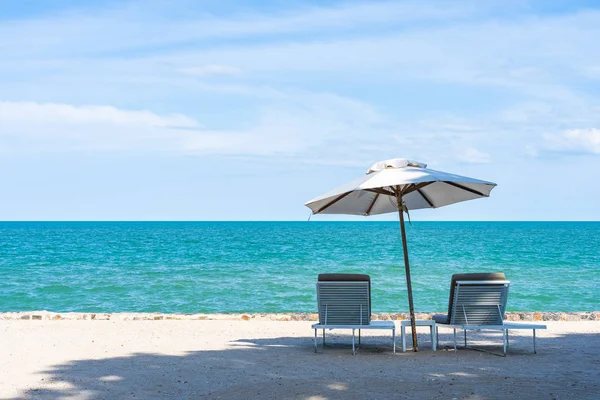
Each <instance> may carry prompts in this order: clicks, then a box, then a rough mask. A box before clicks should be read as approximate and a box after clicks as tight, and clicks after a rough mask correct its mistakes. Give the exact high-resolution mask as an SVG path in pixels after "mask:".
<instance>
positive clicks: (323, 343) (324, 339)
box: [323, 328, 325, 347]
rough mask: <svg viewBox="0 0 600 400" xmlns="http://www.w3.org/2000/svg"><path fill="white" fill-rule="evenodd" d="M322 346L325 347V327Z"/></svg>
mask: <svg viewBox="0 0 600 400" xmlns="http://www.w3.org/2000/svg"><path fill="white" fill-rule="evenodd" d="M323 347H325V328H323Z"/></svg>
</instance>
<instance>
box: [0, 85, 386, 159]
mask: <svg viewBox="0 0 600 400" xmlns="http://www.w3.org/2000/svg"><path fill="white" fill-rule="evenodd" d="M287 96H288V102H287V104H286V105H285V106H278V107H277V106H272V107H265V108H263V109H262V110H261V111H260V112H259V113H258V115H257V118H256V119H255V120H252V121H249V122H246V123H245V125H247V126H246V127H240V128H238V129H222V128H220V127H219V126H218V125H217V126H215V127H208V128H204V127H203V126H201V124H200V123H199V122H198V121H196V120H195V119H193V118H190V117H188V116H185V115H181V114H172V115H159V114H156V113H152V112H149V111H136V110H122V109H118V108H115V107H112V106H75V105H69V104H54V103H33V102H6V101H4V102H0V147H1V148H4V149H9V150H12V151H13V152H17V153H18V152H28V151H35V152H55V151H61V152H64V151H74V150H85V151H122V150H130V151H170V152H183V153H192V154H221V155H224V154H240V155H244V154H245V155H278V154H279V155H282V154H287V155H305V154H308V152H309V151H310V149H311V148H318V147H319V146H323V145H325V144H326V143H328V142H331V141H336V142H337V145H338V146H339V147H341V148H344V147H345V146H356V147H360V142H365V143H368V142H369V141H370V139H369V137H368V136H366V135H365V134H364V132H368V131H375V130H377V129H378V128H377V124H378V123H379V122H380V119H379V116H378V114H377V113H376V112H375V111H374V110H373V109H371V108H370V107H369V106H368V105H366V104H363V103H360V102H357V101H353V100H351V99H346V98H343V97H340V96H336V95H330V94H319V95H315V94H310V93H294V94H288V95H287Z"/></svg>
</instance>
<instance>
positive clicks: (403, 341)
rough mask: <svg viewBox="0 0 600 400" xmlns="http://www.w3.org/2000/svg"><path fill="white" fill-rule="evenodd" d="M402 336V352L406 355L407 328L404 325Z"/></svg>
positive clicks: (401, 329) (401, 328) (401, 331)
mask: <svg viewBox="0 0 600 400" xmlns="http://www.w3.org/2000/svg"><path fill="white" fill-rule="evenodd" d="M400 335H401V336H402V352H403V353H406V327H405V326H404V325H402V326H401V327H400Z"/></svg>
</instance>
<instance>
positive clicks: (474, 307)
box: [448, 280, 510, 325]
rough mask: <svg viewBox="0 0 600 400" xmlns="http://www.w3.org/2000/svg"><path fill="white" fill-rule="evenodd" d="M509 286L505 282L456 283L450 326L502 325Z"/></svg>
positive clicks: (466, 281) (471, 281) (470, 281)
mask: <svg viewBox="0 0 600 400" xmlns="http://www.w3.org/2000/svg"><path fill="white" fill-rule="evenodd" d="M509 286H510V282H509V281H507V280H489V281H473V280H461V281H456V285H455V289H454V298H453V300H452V308H451V312H452V313H451V315H450V316H449V318H448V319H449V321H450V324H452V325H502V324H503V323H504V313H505V311H506V301H507V300H508V288H509Z"/></svg>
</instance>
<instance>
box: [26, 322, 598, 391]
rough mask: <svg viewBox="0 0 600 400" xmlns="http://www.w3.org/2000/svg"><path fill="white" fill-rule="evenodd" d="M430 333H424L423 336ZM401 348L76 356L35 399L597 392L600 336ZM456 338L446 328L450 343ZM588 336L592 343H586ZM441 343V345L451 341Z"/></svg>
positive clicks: (341, 340)
mask: <svg viewBox="0 0 600 400" xmlns="http://www.w3.org/2000/svg"><path fill="white" fill-rule="evenodd" d="M419 336H421V335H419ZM427 336H428V335H423V339H422V343H423V346H422V350H421V351H419V352H418V353H414V352H412V351H409V352H406V353H402V352H401V351H400V349H398V353H396V354H393V353H392V351H391V344H390V343H389V341H387V340H385V338H379V337H368V338H364V339H363V343H362V347H361V349H360V350H359V351H358V353H357V355H356V356H352V354H351V345H350V342H349V338H348V336H344V335H330V336H329V337H328V339H329V343H330V344H329V345H327V346H326V347H324V348H323V347H319V351H318V353H317V354H315V353H314V347H313V339H312V338H311V337H309V336H307V337H302V338H298V337H278V338H264V339H252V340H250V339H248V340H237V341H232V342H230V343H229V345H228V348H227V349H224V350H193V351H188V352H186V353H184V354H179V355H167V354H155V353H134V354H131V355H128V356H124V357H107V358H103V359H83V360H73V361H70V362H68V363H64V364H60V365H55V366H53V367H52V368H51V369H49V370H47V371H42V372H41V373H43V374H45V375H46V376H47V377H48V378H46V379H45V381H44V382H43V383H42V384H41V385H39V386H38V387H34V388H33V389H31V390H28V391H27V392H25V393H23V395H22V397H19V398H25V399H30V398H31V399H51V400H54V399H56V400H58V399H65V398H85V399H92V400H96V399H162V398H176V399H196V398H202V399H217V398H220V399H252V398H261V399H315V400H316V399H340V398H344V399H366V398H379V397H386V398H395V399H396V398H399V399H403V398H406V399H409V398H410V399H414V398H440V399H442V398H443V399H446V398H457V399H458V398H460V399H473V400H475V399H487V398H563V397H566V396H572V397H574V398H583V399H586V398H589V399H592V398H597V394H598V393H599V392H600V385H599V384H598V382H600V373H599V370H600V358H599V356H598V355H597V353H598V352H597V350H598V346H597V345H596V346H595V348H594V349H591V348H585V347H581V346H579V347H578V346H577V345H576V344H577V343H585V342H588V341H590V342H591V341H596V342H598V341H599V340H598V339H600V338H598V334H569V335H566V336H565V335H563V336H556V337H539V338H538V340H539V342H538V354H536V355H534V354H532V352H531V348H530V346H531V344H530V343H529V342H528V340H529V338H527V337H520V336H519V337H515V338H513V343H512V347H511V352H510V353H509V355H508V357H506V358H500V357H494V356H490V355H486V354H482V353H479V352H475V351H470V350H459V351H458V352H457V353H454V351H451V350H448V349H445V348H441V349H438V351H437V352H433V351H432V350H431V348H429V347H427V339H426V338H427ZM449 338H450V335H445V334H443V337H442V341H441V342H442V343H444V342H446V341H447V339H449ZM582 340H583V341H582ZM442 343H440V344H442Z"/></svg>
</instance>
